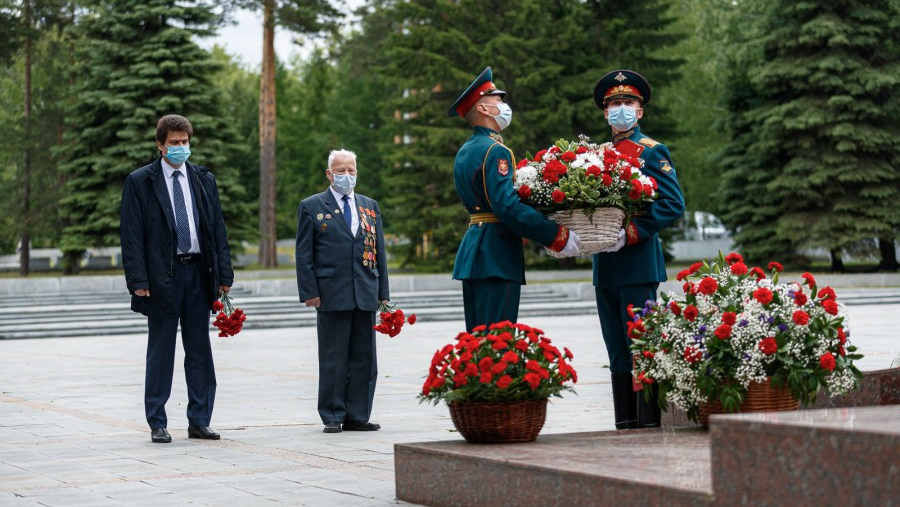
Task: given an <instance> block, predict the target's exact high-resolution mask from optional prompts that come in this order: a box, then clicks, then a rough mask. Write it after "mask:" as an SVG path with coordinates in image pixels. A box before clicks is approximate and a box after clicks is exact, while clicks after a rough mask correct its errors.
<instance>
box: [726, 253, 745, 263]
mask: <svg viewBox="0 0 900 507" xmlns="http://www.w3.org/2000/svg"><path fill="white" fill-rule="evenodd" d="M725 262H727V263H728V264H734V263H736V262H744V258H743V257H742V256H741V254H739V253H737V252H731V253H730V254H728V255H726V256H725Z"/></svg>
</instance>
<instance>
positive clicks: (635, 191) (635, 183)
mask: <svg viewBox="0 0 900 507" xmlns="http://www.w3.org/2000/svg"><path fill="white" fill-rule="evenodd" d="M642 195H644V187H643V186H642V185H641V181H640V180H631V190H630V191H629V192H628V198H629V199H631V200H632V201H637V200H638V199H640V198H641V196H642Z"/></svg>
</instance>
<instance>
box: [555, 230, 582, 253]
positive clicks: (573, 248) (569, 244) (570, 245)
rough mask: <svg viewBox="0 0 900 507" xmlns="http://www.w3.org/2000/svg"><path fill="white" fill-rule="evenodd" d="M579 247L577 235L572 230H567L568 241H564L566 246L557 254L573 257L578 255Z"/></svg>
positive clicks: (579, 240) (579, 241) (579, 239)
mask: <svg viewBox="0 0 900 507" xmlns="http://www.w3.org/2000/svg"><path fill="white" fill-rule="evenodd" d="M580 246H581V238H579V237H578V234H576V233H575V231H573V230H571V229H570V230H569V239H568V241H566V246H564V247H563V249H562V250H560V251H559V253H561V254H563V256H565V257H574V256H576V255H578V253H579V252H580V249H579V247H580Z"/></svg>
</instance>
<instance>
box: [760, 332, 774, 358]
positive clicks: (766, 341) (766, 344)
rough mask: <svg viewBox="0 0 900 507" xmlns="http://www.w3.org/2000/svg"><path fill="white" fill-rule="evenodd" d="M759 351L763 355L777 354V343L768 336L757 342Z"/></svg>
mask: <svg viewBox="0 0 900 507" xmlns="http://www.w3.org/2000/svg"><path fill="white" fill-rule="evenodd" d="M759 350H761V351H762V353H763V354H765V355H767V356H771V355H772V354H774V353H776V352H778V342H776V341H775V338H773V337H771V336H769V337H768V338H763V339H762V340H760V342H759Z"/></svg>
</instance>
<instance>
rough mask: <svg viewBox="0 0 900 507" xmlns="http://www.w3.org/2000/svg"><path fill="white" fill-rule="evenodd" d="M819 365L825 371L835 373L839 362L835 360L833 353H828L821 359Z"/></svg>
mask: <svg viewBox="0 0 900 507" xmlns="http://www.w3.org/2000/svg"><path fill="white" fill-rule="evenodd" d="M819 365H820V366H821V367H822V368H823V369H825V370H828V371H834V367H835V366H837V361H835V360H834V355H832V354H831V352H826V353H824V354H822V357H820V358H819Z"/></svg>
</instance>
